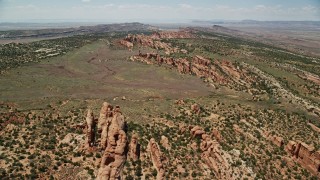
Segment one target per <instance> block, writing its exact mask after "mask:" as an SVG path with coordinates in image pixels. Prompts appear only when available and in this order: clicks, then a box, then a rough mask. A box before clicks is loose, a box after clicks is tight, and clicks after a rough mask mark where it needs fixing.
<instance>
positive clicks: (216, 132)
mask: <svg viewBox="0 0 320 180" xmlns="http://www.w3.org/2000/svg"><path fill="white" fill-rule="evenodd" d="M212 136H213V137H215V139H216V140H217V141H218V142H222V141H223V139H222V136H221V134H220V132H219V130H217V129H215V128H213V129H212Z"/></svg>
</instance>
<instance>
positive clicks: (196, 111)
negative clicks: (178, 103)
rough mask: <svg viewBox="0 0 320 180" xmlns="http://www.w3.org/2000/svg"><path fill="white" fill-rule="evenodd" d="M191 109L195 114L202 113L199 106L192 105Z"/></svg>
mask: <svg viewBox="0 0 320 180" xmlns="http://www.w3.org/2000/svg"><path fill="white" fill-rule="evenodd" d="M190 108H191V111H192V112H193V113H195V114H198V115H199V114H200V112H201V109H200V106H199V104H192V105H191V107H190Z"/></svg>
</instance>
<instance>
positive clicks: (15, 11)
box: [0, 0, 320, 22]
mask: <svg viewBox="0 0 320 180" xmlns="http://www.w3.org/2000/svg"><path fill="white" fill-rule="evenodd" d="M52 19H54V20H68V21H100V22H115V21H119V22H120V21H121V22H123V21H144V22H150V21H155V22H157V21H167V22H178V21H183V22H185V21H186V20H194V19H198V20H200V19H201V20H217V19H224V20H243V19H253V20H317V21H320V0H193V1H191V0H157V1H152V0H54V1H45V0H0V22H4V21H11V22H14V21H19V22H21V21H26V22H28V21H30V20H52Z"/></svg>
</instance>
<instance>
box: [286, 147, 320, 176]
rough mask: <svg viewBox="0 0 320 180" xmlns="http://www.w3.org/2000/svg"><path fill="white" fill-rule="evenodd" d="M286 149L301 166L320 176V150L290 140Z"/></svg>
mask: <svg viewBox="0 0 320 180" xmlns="http://www.w3.org/2000/svg"><path fill="white" fill-rule="evenodd" d="M285 150H286V151H287V152H288V153H289V154H290V155H291V156H292V158H293V159H294V160H295V161H297V162H298V163H299V164H301V166H303V167H304V168H306V169H308V170H309V171H310V172H312V174H314V175H316V176H318V177H319V176H320V150H318V151H315V149H314V147H310V146H309V145H307V144H305V143H303V142H295V141H289V143H288V144H287V145H286V146H285Z"/></svg>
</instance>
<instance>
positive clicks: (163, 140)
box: [160, 136, 171, 150]
mask: <svg viewBox="0 0 320 180" xmlns="http://www.w3.org/2000/svg"><path fill="white" fill-rule="evenodd" d="M160 143H161V145H162V146H163V147H164V148H166V149H167V150H170V149H171V146H170V144H169V139H168V138H167V137H165V136H161V140H160Z"/></svg>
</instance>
